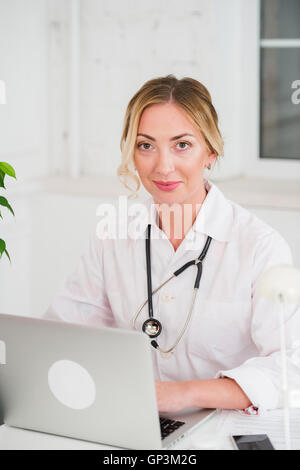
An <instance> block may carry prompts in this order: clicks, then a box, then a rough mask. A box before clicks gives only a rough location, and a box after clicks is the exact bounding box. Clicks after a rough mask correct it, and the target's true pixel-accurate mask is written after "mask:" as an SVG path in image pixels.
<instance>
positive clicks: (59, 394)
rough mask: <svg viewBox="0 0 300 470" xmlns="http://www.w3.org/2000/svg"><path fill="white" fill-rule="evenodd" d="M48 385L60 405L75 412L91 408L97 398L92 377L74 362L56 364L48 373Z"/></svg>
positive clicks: (63, 361) (67, 361) (58, 362)
mask: <svg viewBox="0 0 300 470" xmlns="http://www.w3.org/2000/svg"><path fill="white" fill-rule="evenodd" d="M48 385H49V388H50V390H51V392H52V393H53V395H54V396H55V398H56V399H57V400H58V401H59V402H60V403H62V404H63V405H65V406H67V407H69V408H72V409H74V410H83V409H86V408H88V407H90V406H91V405H92V404H93V403H94V401H95V398H96V386H95V382H94V380H93V378H92V376H91V375H90V374H89V372H88V371H87V370H86V369H85V368H84V367H83V366H81V365H80V364H78V363H77V362H74V361H69V360H65V359H64V360H60V361H56V362H54V364H52V366H51V367H50V368H49V371H48Z"/></svg>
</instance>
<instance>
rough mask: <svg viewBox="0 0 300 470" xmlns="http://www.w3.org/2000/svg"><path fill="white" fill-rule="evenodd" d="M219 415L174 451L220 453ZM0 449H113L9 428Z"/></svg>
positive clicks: (2, 432) (0, 432)
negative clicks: (211, 450)
mask: <svg viewBox="0 0 300 470" xmlns="http://www.w3.org/2000/svg"><path fill="white" fill-rule="evenodd" d="M218 422H219V414H218V413H216V414H215V415H214V416H212V417H211V418H210V419H209V420H208V421H206V422H205V423H203V424H201V425H200V426H199V427H198V428H197V429H196V430H195V431H193V432H192V433H191V434H190V435H188V436H187V437H185V438H184V439H182V440H181V441H180V442H179V443H178V444H176V446H175V447H174V450H176V449H177V450H187V449H194V450H197V449H215V450H216V449H223V448H224V447H227V448H228V442H227V443H226V445H225V446H224V442H223V438H222V437H221V436H219V437H218V436H217V433H216V429H217V426H218ZM0 449H2V450H113V449H116V448H115V447H111V446H107V445H101V444H94V443H92V442H86V441H79V440H77V439H70V438H66V437H60V436H54V435H51V434H44V433H40V432H35V431H27V430H23V429H18V428H12V427H10V426H6V425H2V426H0Z"/></svg>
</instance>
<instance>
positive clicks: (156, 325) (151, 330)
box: [132, 224, 211, 357]
mask: <svg viewBox="0 0 300 470" xmlns="http://www.w3.org/2000/svg"><path fill="white" fill-rule="evenodd" d="M150 238H151V225H150V224H149V225H148V227H147V237H146V264H147V290H148V299H147V300H146V301H145V302H144V303H143V305H142V306H141V307H140V308H139V310H138V311H137V313H136V314H135V316H134V318H133V320H132V323H133V328H134V329H136V327H135V324H136V320H137V318H138V316H139V314H140V313H141V311H142V309H143V308H144V306H145V305H146V304H147V303H148V312H149V318H148V319H147V320H146V321H145V322H144V323H143V327H142V330H143V332H144V333H146V334H147V335H148V336H149V338H150V339H152V341H151V345H152V346H153V347H154V348H155V349H157V350H158V351H159V352H160V353H161V355H162V356H163V357H169V356H170V355H171V354H172V352H173V350H174V349H175V348H176V346H177V344H178V343H179V341H180V340H181V338H182V337H183V335H184V333H185V331H186V329H187V327H188V324H189V323H190V320H191V316H192V312H193V308H194V303H195V299H196V295H197V292H198V289H199V285H200V280H201V276H202V262H203V260H204V258H205V256H206V254H207V251H208V248H209V245H210V242H211V237H209V236H208V237H207V240H206V242H205V245H204V248H203V250H202V252H201V254H200V255H199V256H198V258H196V259H195V260H192V261H189V262H188V263H186V264H184V265H183V266H182V267H181V268H179V269H177V271H175V272H174V273H173V274H172V276H170V277H169V279H167V280H166V281H165V282H163V283H162V284H161V285H160V286H158V287H157V288H156V289H155V290H154V291H152V276H151V256H150ZM194 265H195V266H197V276H196V280H195V284H194V292H193V298H192V302H191V306H190V309H189V313H188V315H187V318H186V321H185V324H184V326H183V328H182V330H181V332H180V334H179V336H178V338H177V339H176V341H175V343H174V344H173V346H172V347H171V348H169V349H166V350H165V349H162V348H160V347H159V345H158V343H157V341H156V340H154V339H153V338H157V337H158V336H159V335H160V334H161V332H162V324H161V323H160V321H159V320H157V319H156V318H154V317H153V304H152V296H153V294H155V293H156V292H158V291H159V290H160V289H161V288H162V287H163V286H165V285H166V284H167V283H168V282H169V281H170V280H171V279H173V278H174V277H176V276H179V274H181V273H182V272H183V271H185V270H186V269H187V268H189V267H190V266H194Z"/></svg>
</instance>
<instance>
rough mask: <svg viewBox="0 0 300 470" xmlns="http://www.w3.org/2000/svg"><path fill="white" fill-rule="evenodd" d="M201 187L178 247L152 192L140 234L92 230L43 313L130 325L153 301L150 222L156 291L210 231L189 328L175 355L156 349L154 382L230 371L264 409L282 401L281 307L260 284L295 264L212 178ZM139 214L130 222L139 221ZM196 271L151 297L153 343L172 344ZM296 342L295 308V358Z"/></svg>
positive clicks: (296, 375) (276, 238)
mask: <svg viewBox="0 0 300 470" xmlns="http://www.w3.org/2000/svg"><path fill="white" fill-rule="evenodd" d="M205 185H206V189H207V191H208V194H207V196H206V198H205V200H204V203H203V205H202V207H201V209H200V211H199V213H198V216H197V219H196V221H195V223H194V225H193V227H192V228H191V231H190V232H189V234H188V236H187V237H186V238H185V239H184V240H183V242H182V243H181V245H180V246H179V248H178V249H177V250H176V252H175V251H174V248H173V246H172V244H171V243H170V241H169V240H168V238H167V237H166V236H165V234H164V233H163V232H162V231H161V230H160V229H159V227H158V226H157V224H156V223H155V218H153V213H155V212H153V210H150V205H151V203H153V200H152V198H149V199H148V200H147V202H146V204H147V207H148V209H149V212H148V214H149V217H146V218H144V219H143V221H142V223H141V224H140V226H139V228H140V232H139V234H138V236H135V239H134V238H132V237H128V238H127V239H121V240H120V239H105V240H103V239H99V238H98V236H96V233H95V235H92V237H91V239H90V243H89V247H88V249H87V251H86V252H85V253H84V254H83V255H82V256H81V258H80V260H79V263H78V266H77V268H76V270H75V271H74V272H73V273H72V274H71V275H70V276H68V277H67V279H66V280H65V282H64V283H63V285H62V287H61V289H60V291H59V292H58V294H57V296H56V297H55V298H54V300H53V302H52V305H51V306H50V307H49V309H48V311H47V312H46V315H45V316H46V318H52V319H60V320H62V321H67V322H74V323H83V324H89V325H106V326H113V327H118V328H126V329H131V328H132V318H133V317H134V315H135V313H136V312H137V310H138V309H139V307H140V305H142V303H143V302H144V301H145V300H146V298H147V277H146V260H145V233H146V227H147V224H148V223H151V224H152V239H151V261H152V288H153V289H155V287H157V286H158V285H160V284H161V283H163V282H164V281H165V280H166V279H167V278H168V277H170V275H171V274H172V273H173V272H174V271H175V270H177V269H178V268H180V267H181V266H182V265H183V264H185V263H186V262H187V261H190V260H192V259H195V258H197V257H198V256H199V254H200V252H201V251H202V248H203V246H204V244H205V241H206V238H207V236H208V235H210V236H211V237H212V242H211V245H210V248H209V250H208V253H207V256H206V258H205V260H204V262H203V273H202V278H201V283H200V289H199V292H198V294H197V298H196V302H195V307H194V311H193V316H192V319H191V322H190V324H189V327H188V330H187V331H186V333H185V335H184V336H183V338H182V339H181V341H180V342H179V344H178V346H177V347H176V349H175V350H174V353H173V354H172V356H171V357H170V358H163V357H161V355H160V353H159V352H158V351H157V350H155V349H153V350H152V354H153V364H154V371H155V378H156V380H161V381H177V380H194V379H207V378H214V377H221V376H227V377H231V378H233V379H235V380H236V382H237V383H238V384H239V385H240V386H241V388H242V389H243V390H244V391H245V393H246V394H247V396H248V397H249V399H250V400H251V402H252V404H253V405H254V406H255V407H257V408H258V410H259V412H260V413H262V412H263V411H264V410H267V409H274V408H278V407H281V406H282V403H283V401H282V392H281V390H282V381H281V362H280V335H279V321H278V308H277V307H276V306H275V305H274V304H272V303H271V302H270V301H268V300H266V299H264V298H262V297H261V296H259V294H258V292H257V289H256V282H257V279H258V277H259V275H260V274H261V273H262V272H264V271H265V270H266V269H267V268H269V267H270V266H272V265H276V264H292V256H291V252H290V249H289V246H288V244H287V243H286V241H285V240H284V239H283V238H282V236H281V235H280V234H279V233H278V232H277V231H276V230H274V229H273V228H272V227H270V226H269V225H267V224H266V223H264V222H263V221H261V220H260V219H258V218H257V217H256V216H255V215H253V214H252V213H251V212H249V211H248V210H246V209H244V208H242V207H241V206H239V205H238V204H236V203H234V202H232V201H230V200H228V199H226V198H225V196H224V195H223V194H222V192H221V191H220V190H219V189H218V188H217V186H216V185H214V184H213V183H211V182H208V181H206V180H205ZM152 209H153V208H152ZM134 217H135V216H131V218H130V220H131V221H133V222H134ZM95 232H96V230H95ZM196 273H197V269H196V267H194V266H192V267H190V268H188V269H187V270H186V271H184V272H183V273H182V274H181V275H180V276H178V277H176V278H174V279H172V280H171V281H170V282H169V283H168V284H166V286H165V287H163V288H162V289H161V290H160V291H159V292H158V293H157V294H155V295H154V296H153V308H154V317H156V318H157V319H158V320H160V321H161V323H162V325H163V331H162V333H161V335H160V336H159V338H158V340H157V341H158V343H159V345H160V347H161V348H162V349H168V348H169V347H171V346H172V345H173V344H174V342H175V341H176V339H177V337H178V335H179V333H180V331H181V329H182V327H183V325H184V323H185V320H186V318H187V314H188V309H189V306H190V303H191V298H192V293H193V286H194V282H195V276H196ZM147 317H148V308H147V305H146V306H145V307H144V309H143V310H142V312H141V314H140V316H139V318H138V319H137V322H136V325H137V329H138V330H140V331H141V328H142V324H143V322H144V321H145V319H146V318H147ZM299 338H300V311H299V308H297V306H296V305H289V306H288V308H287V310H286V340H287V347H288V350H289V355H290V357H295V351H296V348H297V346H298V348H299ZM120 353H122V351H120ZM298 357H299V355H298ZM288 375H289V376H288V380H289V384H290V386H291V388H299V389H300V368H299V366H297V364H296V363H295V362H292V361H289V365H288Z"/></svg>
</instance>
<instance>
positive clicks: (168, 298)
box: [162, 293, 175, 303]
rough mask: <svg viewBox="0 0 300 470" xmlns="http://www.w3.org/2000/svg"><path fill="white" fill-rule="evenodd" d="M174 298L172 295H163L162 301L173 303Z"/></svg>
mask: <svg viewBox="0 0 300 470" xmlns="http://www.w3.org/2000/svg"><path fill="white" fill-rule="evenodd" d="M174 298H175V297H173V296H172V295H170V294H167V293H165V294H163V295H162V301H163V302H166V303H168V302H171V300H173V299H174Z"/></svg>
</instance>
